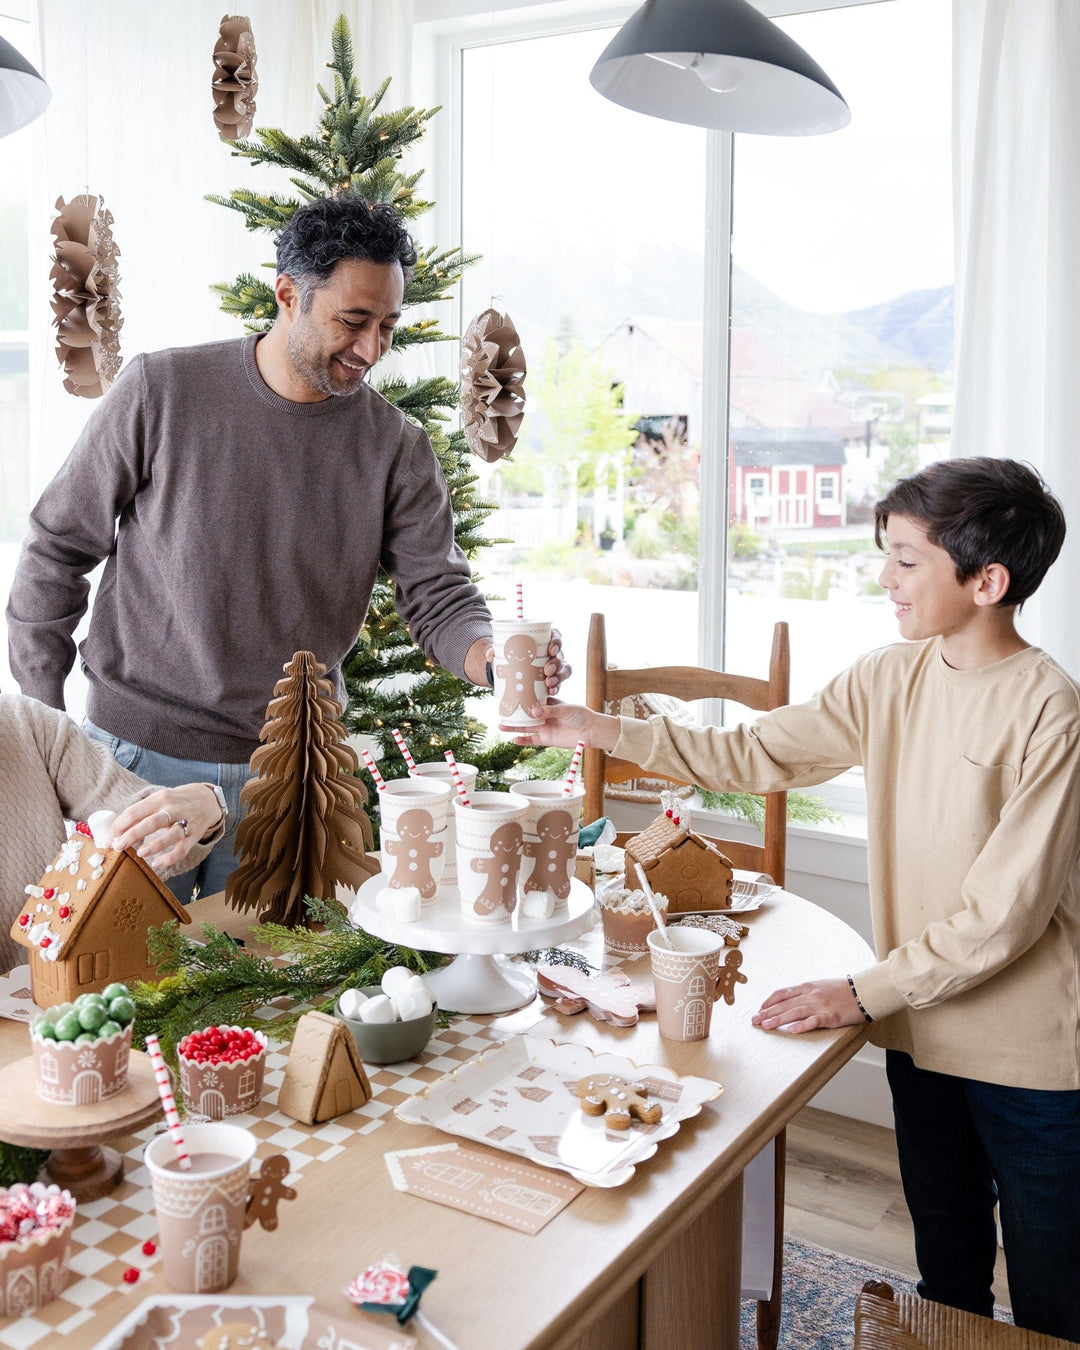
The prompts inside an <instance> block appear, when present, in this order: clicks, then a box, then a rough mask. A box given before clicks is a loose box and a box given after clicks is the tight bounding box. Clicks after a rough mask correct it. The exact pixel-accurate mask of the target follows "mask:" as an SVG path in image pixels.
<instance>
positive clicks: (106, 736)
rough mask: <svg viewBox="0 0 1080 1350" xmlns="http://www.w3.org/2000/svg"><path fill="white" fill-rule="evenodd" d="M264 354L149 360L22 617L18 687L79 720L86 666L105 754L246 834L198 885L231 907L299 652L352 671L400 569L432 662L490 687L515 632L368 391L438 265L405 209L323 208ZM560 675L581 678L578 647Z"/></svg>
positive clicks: (15, 593) (293, 242)
mask: <svg viewBox="0 0 1080 1350" xmlns="http://www.w3.org/2000/svg"><path fill="white" fill-rule="evenodd" d="M277 251H278V276H277V281H276V286H275V292H276V296H277V302H278V314H277V319H276V321H275V323H274V326H273V328H272V329H271V330H270V332H268V333H267V334H266V335H265V336H263V337H261V338H260V337H257V336H255V335H251V336H248V337H244V338H240V339H238V340H234V341H229V342H215V343H208V344H205V345H203V346H198V347H186V348H175V349H173V350H170V351H163V352H153V353H147V354H143V355H139V356H136V357H135V358H134V360H132V361H131V362H130V363H129V364H128V366H127V368H126V369H125V371H124V372H123V374H122V375H121V376H120V378H119V379H118V380H117V381H116V384H115V385H114V386H113V388H112V389H111V390H110V392H109V394H108V396H107V397H106V398H105V399H104V401H103V402H102V404H101V405H100V407H98V408H97V409H96V410H95V412H94V414H93V416H92V417H91V418H90V420H89V422H88V423H87V425H86V428H85V430H84V431H83V433H82V435H81V436H80V437H79V439H78V441H77V442H76V444H75V447H74V449H73V450H72V452H71V454H70V455H69V456H68V459H67V460H66V462H65V463H64V465H63V466H62V468H61V469H60V471H59V472H58V473H57V475H56V477H55V478H54V479H53V481H52V482H51V483H50V484H49V486H48V487H47V488H46V489H45V491H44V492H43V493H42V495H41V498H40V500H39V501H38V503H37V505H36V506H35V507H34V509H33V512H32V513H31V517H30V532H29V534H28V536H27V538H26V540H25V541H24V544H23V549H22V554H21V557H20V559H19V565H18V569H17V571H16V574H15V582H14V585H13V586H12V590H11V596H10V599H9V602H8V609H7V621H8V635H9V638H8V645H9V656H10V663H11V669H12V673H13V674H14V675H15V678H16V679H17V680H18V681H19V684H20V687H21V688H22V691H23V693H25V694H28V695H30V696H32V697H34V698H37V699H40V700H41V702H43V703H47V704H49V705H51V706H52V707H54V708H63V706H64V680H65V678H66V677H67V675H68V673H69V672H70V670H71V668H72V665H73V664H74V660H75V644H74V640H73V637H72V634H73V632H74V630H75V627H76V625H77V624H78V622H79V619H80V618H81V616H82V615H83V613H84V612H85V610H86V605H87V594H88V590H89V583H88V581H87V576H88V574H89V572H90V571H91V570H92V569H93V568H94V567H95V566H96V565H97V564H98V563H99V562H100V561H101V560H102V559H106V563H105V569H104V572H103V574H102V578H101V583H100V585H99V588H98V591H97V595H96V597H95V600H94V606H93V611H92V614H91V617H90V632H89V635H88V637H87V638H86V640H85V642H83V643H82V645H81V647H80V655H81V659H82V664H83V668H84V670H85V672H86V676H87V679H88V681H89V686H90V689H89V699H88V707H87V722H86V724H85V727H86V730H87V732H88V734H89V735H91V736H92V737H95V738H96V739H98V740H100V741H102V742H103V743H104V744H106V745H107V746H108V747H109V749H110V750H111V752H112V753H113V755H114V756H115V758H116V759H117V761H118V762H119V763H120V764H121V765H122V766H123V767H124V768H127V769H131V770H132V772H134V773H137V774H139V775H140V776H141V777H143V778H146V779H148V780H149V781H151V782H155V783H159V784H165V785H172V784H179V783H185V782H192V781H196V780H199V779H207V780H208V781H210V782H216V783H218V784H219V785H220V786H221V787H222V788H223V789H224V792H225V797H226V799H227V801H228V803H229V825H230V830H229V832H228V833H227V834H226V836H225V838H224V839H223V840H222V842H221V843H220V844H219V845H218V846H217V848H216V849H215V850H214V852H213V853H212V854H211V855H210V857H209V858H207V859H206V860H205V861H204V862H203V863H202V864H201V865H200V867H199V869H198V871H197V873H187V874H185V875H184V876H183V877H180V878H177V879H176V881H175V882H174V883H173V886H174V889H175V890H176V893H177V894H178V895H179V896H181V898H183V899H185V900H186V899H187V898H189V897H190V894H191V889H192V886H194V885H196V884H197V885H198V886H199V889H200V890H201V891H202V892H203V893H208V892H211V891H216V890H220V889H221V888H222V887H223V886H224V884H225V877H226V876H227V875H228V873H229V872H230V871H231V870H232V868H233V867H234V866H235V863H236V859H235V858H234V857H233V854H232V847H233V837H232V835H233V831H235V828H236V823H237V821H238V819H239V816H240V811H239V793H240V789H241V787H242V786H243V783H244V782H245V781H246V778H247V776H248V769H247V765H248V760H249V759H250V757H251V754H252V751H253V750H254V749H255V747H256V746H257V744H258V736H259V730H260V728H261V726H262V723H263V720H264V717H265V713H266V705H267V702H268V700H269V698H270V696H271V694H272V691H273V688H274V684H275V683H276V681H277V680H278V679H279V678H280V677H281V671H282V667H283V665H284V664H285V662H286V661H288V660H289V659H290V657H291V656H292V654H293V653H294V652H295V651H298V650H301V649H304V650H309V651H312V652H314V653H315V656H316V658H317V659H318V660H319V661H322V662H323V663H325V665H326V667H327V671H328V674H329V677H330V679H331V680H332V681H333V684H334V688H335V693H336V697H337V698H338V700H339V702H340V703H341V704H342V705H344V702H345V692H344V684H343V681H342V678H341V670H340V663H341V661H342V660H343V658H344V657H345V656H346V654H347V653H348V651H349V649H350V648H351V646H352V644H353V642H354V641H355V639H356V635H357V633H358V632H359V631H360V628H361V626H362V624H363V622H364V619H365V617H366V614H367V607H368V602H369V600H370V596H371V590H372V586H373V584H374V582H375V577H376V573H377V571H378V568H379V566H380V564H381V565H382V566H383V567H384V568H385V569H386V571H387V572H388V573H389V574H390V576H392V577H393V579H394V581H395V584H396V586H397V603H398V608H399V610H400V612H401V614H402V616H403V617H404V619H405V621H406V623H407V624H408V626H409V631H410V633H411V634H412V636H413V639H414V640H415V641H416V642H417V644H418V645H419V646H420V647H422V648H423V650H424V652H425V653H426V654H427V655H428V656H429V657H430V658H431V659H432V660H433V661H435V662H437V663H438V664H439V665H441V666H443V667H445V668H446V669H447V670H450V671H453V672H454V673H455V674H457V675H459V676H464V677H465V678H466V679H469V680H471V681H472V682H473V683H474V684H478V685H484V684H487V683H489V679H488V673H487V669H486V663H487V661H488V659H489V655H490V643H491V616H490V614H489V613H488V609H487V606H486V604H485V602H484V598H483V596H482V595H481V593H480V592H479V590H478V589H477V588H476V587H475V586H474V585H473V583H472V580H471V575H470V572H469V565H468V562H467V561H466V559H465V557H464V555H463V554H462V552H461V550H460V549H459V548H458V547H457V545H456V544H455V542H454V522H453V514H452V511H451V506H450V498H449V494H448V492H447V487H446V481H445V479H444V477H443V474H442V471H441V469H440V468H439V464H438V461H437V460H436V459H435V456H434V453H433V452H432V449H431V446H430V443H429V442H428V439H427V437H426V435H425V434H424V432H423V431H422V430H421V429H420V428H418V427H416V426H414V425H413V424H412V423H411V422H409V421H408V420H407V419H406V418H405V416H404V415H403V414H402V413H401V412H400V411H399V410H398V409H397V408H395V407H394V406H393V405H392V404H390V403H388V402H387V401H386V400H385V399H384V398H382V397H381V396H380V395H379V394H377V393H376V392H375V391H374V390H373V389H372V388H371V386H370V385H369V384H368V383H366V376H367V374H368V371H369V370H370V369H371V367H372V366H373V365H374V364H375V362H376V361H378V359H379V358H380V357H381V356H383V355H384V354H385V353H386V352H387V351H388V350H389V348H390V344H391V341H392V339H393V332H394V328H395V326H396V324H397V322H398V320H399V319H400V317H401V308H402V299H403V293H404V284H405V277H406V275H407V272H408V269H409V268H411V267H412V266H413V265H414V264H415V262H416V252H415V249H414V247H413V243H412V240H411V239H410V237H409V235H408V233H407V231H406V229H405V226H404V224H403V222H402V220H401V218H400V217H399V216H398V214H397V213H396V212H395V211H394V210H393V209H392V208H391V207H389V206H384V205H374V206H372V205H369V204H368V203H367V202H365V201H364V200H363V199H362V198H361V197H359V196H358V195H356V194H343V195H341V196H338V197H332V198H325V199H320V200H318V201H315V202H312V203H309V204H308V205H306V206H304V207H302V208H301V209H299V210H298V211H297V212H296V213H295V214H294V216H293V217H292V219H291V221H290V222H289V224H288V226H287V227H286V228H285V229H284V230H283V231H282V232H281V234H280V235H279V236H278V240H277ZM549 657H550V659H549V661H548V664H547V666H546V667H545V675H546V677H547V682H548V685H549V687H550V688H551V689H553V690H555V689H557V688H558V687H559V684H560V683H561V681H562V680H563V679H564V678H565V677H566V676H567V675H568V674H569V669H568V668H567V667H566V666H565V665H564V664H563V661H562V655H561V644H560V642H559V641H558V639H557V638H556V639H555V640H554V641H553V642H552V646H551V648H549Z"/></svg>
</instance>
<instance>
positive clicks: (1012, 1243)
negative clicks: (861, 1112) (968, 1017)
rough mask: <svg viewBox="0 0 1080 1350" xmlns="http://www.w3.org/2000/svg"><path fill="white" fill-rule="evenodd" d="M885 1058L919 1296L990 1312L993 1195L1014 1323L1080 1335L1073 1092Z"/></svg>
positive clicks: (1078, 1094)
mask: <svg viewBox="0 0 1080 1350" xmlns="http://www.w3.org/2000/svg"><path fill="white" fill-rule="evenodd" d="M886 1060H887V1070H888V1076H889V1086H890V1088H891V1089H892V1096H893V1114H894V1117H895V1120H896V1145H897V1151H898V1152H899V1154H900V1175H901V1177H902V1178H903V1182H904V1195H905V1197H906V1198H907V1203H908V1208H909V1209H910V1211H911V1218H912V1222H913V1224H914V1227H915V1255H916V1259H917V1260H918V1263H919V1272H920V1274H921V1275H922V1279H921V1280H920V1281H919V1286H918V1288H919V1293H920V1295H921V1296H922V1297H923V1298H928V1299H933V1300H934V1301H935V1302H938V1303H945V1304H948V1305H949V1306H950V1307H954V1308H964V1309H966V1310H967V1311H968V1312H973V1313H980V1314H982V1315H983V1316H984V1317H991V1316H992V1315H993V1307H994V1298H993V1292H992V1287H993V1279H994V1257H995V1255H996V1248H997V1240H996V1234H995V1229H994V1203H995V1200H996V1201H997V1202H998V1203H999V1204H1000V1209H1001V1230H1002V1236H1003V1241H1004V1246H1005V1263H1006V1267H1007V1270H1008V1276H1009V1296H1010V1298H1011V1300H1012V1306H1013V1317H1014V1319H1015V1321H1016V1324H1017V1326H1021V1327H1026V1328H1028V1330H1030V1331H1041V1332H1044V1333H1046V1334H1047V1335H1050V1336H1060V1337H1062V1338H1063V1339H1065V1340H1070V1341H1080V1091H1067V1092H1047V1091H1039V1090H1036V1089H1033V1088H1013V1087H1001V1086H998V1085H997V1084H994V1083H981V1082H978V1081H977V1080H975V1079H972V1078H953V1077H951V1076H949V1075H946V1074H940V1073H930V1072H928V1071H926V1070H924V1069H918V1068H916V1067H915V1065H914V1064H913V1063H912V1060H911V1057H910V1056H909V1055H905V1054H901V1053H900V1052H898V1051H895V1050H890V1051H888V1052H887V1055H886Z"/></svg>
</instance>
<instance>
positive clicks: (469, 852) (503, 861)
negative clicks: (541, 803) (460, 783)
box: [454, 792, 527, 925]
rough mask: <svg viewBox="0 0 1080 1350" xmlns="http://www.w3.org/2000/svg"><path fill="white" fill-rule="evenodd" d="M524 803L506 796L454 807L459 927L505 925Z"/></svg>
mask: <svg viewBox="0 0 1080 1350" xmlns="http://www.w3.org/2000/svg"><path fill="white" fill-rule="evenodd" d="M526 807H527V803H526V802H524V801H523V800H522V799H521V798H520V797H514V796H511V795H510V793H509V792H476V793H474V794H473V795H472V796H471V797H470V798H469V805H468V806H465V805H463V804H462V801H461V798H460V797H458V798H456V799H455V801H454V816H455V818H456V820H457V872H458V896H459V898H460V903H461V917H462V921H463V922H464V923H470V924H485V925H494V924H500V923H509V922H510V918H511V916H512V915H513V913H514V909H515V907H516V905H517V894H518V874H519V873H520V871H521V851H522V844H523V843H524V838H525V832H524V829H523V826H522V822H523V821H524V819H525V810H526Z"/></svg>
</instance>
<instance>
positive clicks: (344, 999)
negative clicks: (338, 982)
mask: <svg viewBox="0 0 1080 1350" xmlns="http://www.w3.org/2000/svg"><path fill="white" fill-rule="evenodd" d="M367 1001H368V996H367V994H362V993H361V992H360V990H359V989H343V990H342V992H341V997H340V998H339V999H338V1009H339V1011H340V1012H341V1015H342V1017H352V1018H357V1017H359V1016H360V1009H361V1008H362V1007H363V1006H364V1004H365V1003H366V1002H367Z"/></svg>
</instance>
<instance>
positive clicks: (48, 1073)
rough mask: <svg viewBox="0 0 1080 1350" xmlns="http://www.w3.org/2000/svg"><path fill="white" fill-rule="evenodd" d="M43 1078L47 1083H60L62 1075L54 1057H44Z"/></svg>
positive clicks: (42, 1058)
mask: <svg viewBox="0 0 1080 1350" xmlns="http://www.w3.org/2000/svg"><path fill="white" fill-rule="evenodd" d="M39 1067H40V1070H41V1077H42V1080H43V1081H44V1082H46V1083H57V1082H59V1081H60V1074H59V1071H58V1069H57V1063H56V1059H55V1057H54V1056H53V1055H42V1057H41V1063H40V1066H39Z"/></svg>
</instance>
